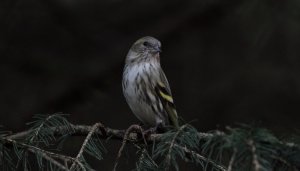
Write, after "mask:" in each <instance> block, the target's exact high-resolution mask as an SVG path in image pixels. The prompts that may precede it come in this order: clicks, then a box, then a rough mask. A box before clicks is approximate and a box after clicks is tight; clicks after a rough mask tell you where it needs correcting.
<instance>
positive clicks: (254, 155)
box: [247, 139, 261, 171]
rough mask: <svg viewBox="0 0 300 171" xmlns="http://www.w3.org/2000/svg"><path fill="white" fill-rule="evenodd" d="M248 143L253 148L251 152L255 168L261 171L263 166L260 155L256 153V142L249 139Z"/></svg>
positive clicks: (256, 170)
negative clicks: (259, 158)
mask: <svg viewBox="0 0 300 171" xmlns="http://www.w3.org/2000/svg"><path fill="white" fill-rule="evenodd" d="M247 144H248V145H249V146H250V148H251V153H252V164H253V166H254V170H255V171H260V169H261V166H260V163H259V161H258V156H257V154H256V147H255V144H254V141H253V140H251V139H250V140H249V141H248V142H247Z"/></svg>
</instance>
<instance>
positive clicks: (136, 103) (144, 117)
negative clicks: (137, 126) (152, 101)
mask: <svg viewBox="0 0 300 171" xmlns="http://www.w3.org/2000/svg"><path fill="white" fill-rule="evenodd" d="M133 91H135V87H134V86H128V88H127V90H125V94H126V100H127V102H128V104H129V107H130V108H131V110H132V112H133V113H134V115H135V116H136V117H137V118H138V119H139V120H140V121H142V122H143V123H144V124H145V125H147V126H156V123H157V122H158V121H157V120H158V119H159V118H158V117H157V114H156V113H154V111H153V110H152V109H151V106H150V105H149V104H147V103H146V102H144V101H143V100H142V99H140V97H138V95H137V94H136V93H133ZM126 92H127V93H126Z"/></svg>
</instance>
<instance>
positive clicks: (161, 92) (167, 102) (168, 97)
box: [155, 71, 179, 128]
mask: <svg viewBox="0 0 300 171" xmlns="http://www.w3.org/2000/svg"><path fill="white" fill-rule="evenodd" d="M155 92H156V94H157V95H158V97H159V99H160V100H161V102H162V105H163V107H164V109H165V111H166V113H167V114H168V116H167V117H168V120H169V121H170V122H171V125H173V126H174V127H176V128H178V127H179V125H178V116H177V112H176V107H175V104H174V100H173V97H172V93H171V90H170V86H169V83H168V80H167V78H166V76H165V74H164V73H163V71H161V72H160V79H159V80H158V81H157V83H156V85H155Z"/></svg>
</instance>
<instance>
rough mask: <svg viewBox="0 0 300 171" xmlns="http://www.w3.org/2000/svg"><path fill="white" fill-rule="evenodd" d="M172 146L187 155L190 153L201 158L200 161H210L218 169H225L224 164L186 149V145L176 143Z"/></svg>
mask: <svg viewBox="0 0 300 171" xmlns="http://www.w3.org/2000/svg"><path fill="white" fill-rule="evenodd" d="M168 144H170V143H168ZM174 147H177V148H180V149H182V150H183V151H184V152H185V153H187V154H189V155H192V156H195V157H197V158H198V159H199V160H202V161H205V162H208V163H210V164H211V165H212V166H214V167H215V168H218V169H220V170H222V171H226V168H225V167H224V166H221V165H219V164H217V163H216V162H214V161H212V160H210V159H208V158H206V157H204V156H202V155H200V154H199V153H197V152H196V151H193V150H190V149H188V148H187V147H183V146H180V145H178V144H174Z"/></svg>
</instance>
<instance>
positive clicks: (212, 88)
mask: <svg viewBox="0 0 300 171" xmlns="http://www.w3.org/2000/svg"><path fill="white" fill-rule="evenodd" d="M299 7H300V2H299V1H297V0H286V1H282V0H265V1H261V0H232V1H224V0H223V1H221V0H202V1H197V0H194V1H192V0H191V1H179V0H164V1H159V0H142V1H137V0H128V1H124V0H101V1H99V0H98V1H96V0H77V1H71V0H43V1H38V0H26V1H25V0H2V1H1V2H0V19H1V20H0V21H1V27H0V36H1V37H0V58H1V59H0V80H1V82H0V125H5V126H6V129H9V130H13V131H20V130H22V129H25V128H26V125H25V123H26V122H29V121H31V120H32V119H31V118H32V116H33V115H34V114H51V113H55V112H63V113H69V114H71V115H70V117H69V119H70V121H72V122H73V123H78V124H89V125H92V124H93V123H95V122H102V123H104V124H105V125H107V126H110V127H113V128H119V129H124V128H127V127H128V126H129V125H131V124H134V123H137V122H138V120H137V119H136V118H135V116H134V115H133V114H132V113H131V111H130V110H129V107H128V106H127V104H126V102H125V100H124V98H123V95H122V90H121V77H122V70H123V65H124V58H125V56H126V54H127V52H128V50H129V48H130V46H131V45H132V43H133V42H134V41H135V40H137V39H138V38H140V37H142V36H147V35H149V36H154V37H156V38H158V39H159V40H160V41H161V42H162V49H163V53H162V54H161V63H162V66H163V68H164V71H165V73H166V75H167V77H168V80H169V83H170V85H171V89H172V93H173V96H174V99H175V103H176V105H177V109H178V113H179V115H180V116H181V117H182V118H183V119H184V120H185V121H187V122H189V121H194V122H192V124H193V125H194V126H195V127H197V128H198V129H199V130H201V131H208V130H213V129H216V128H220V129H222V128H223V127H224V126H226V125H230V126H234V125H235V124H236V123H246V124H253V123H255V124H258V125H260V126H262V127H266V128H269V129H271V130H272V131H273V132H275V133H277V134H278V135H280V136H282V135H289V134H292V133H295V132H299V131H298V129H299V127H300V126H299V116H298V115H299V112H300V108H299V103H300V68H299V66H300V59H299V57H300V56H299V55H300V8H299ZM74 142H75V141H74ZM80 142H81V141H79V140H78V142H75V144H76V143H78V144H79V143H80ZM110 146H113V145H111V144H109V145H108V148H110ZM116 146H117V147H118V146H119V144H116ZM115 155H116V151H115V150H112V152H110V154H109V157H108V158H109V159H113V158H114V157H115ZM109 163H110V164H107V165H108V166H106V164H105V163H102V164H103V165H105V169H104V170H106V169H107V170H110V169H111V165H112V162H109ZM124 167H126V165H124ZM100 168H102V169H103V168H104V167H102V166H101V167H100Z"/></svg>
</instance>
